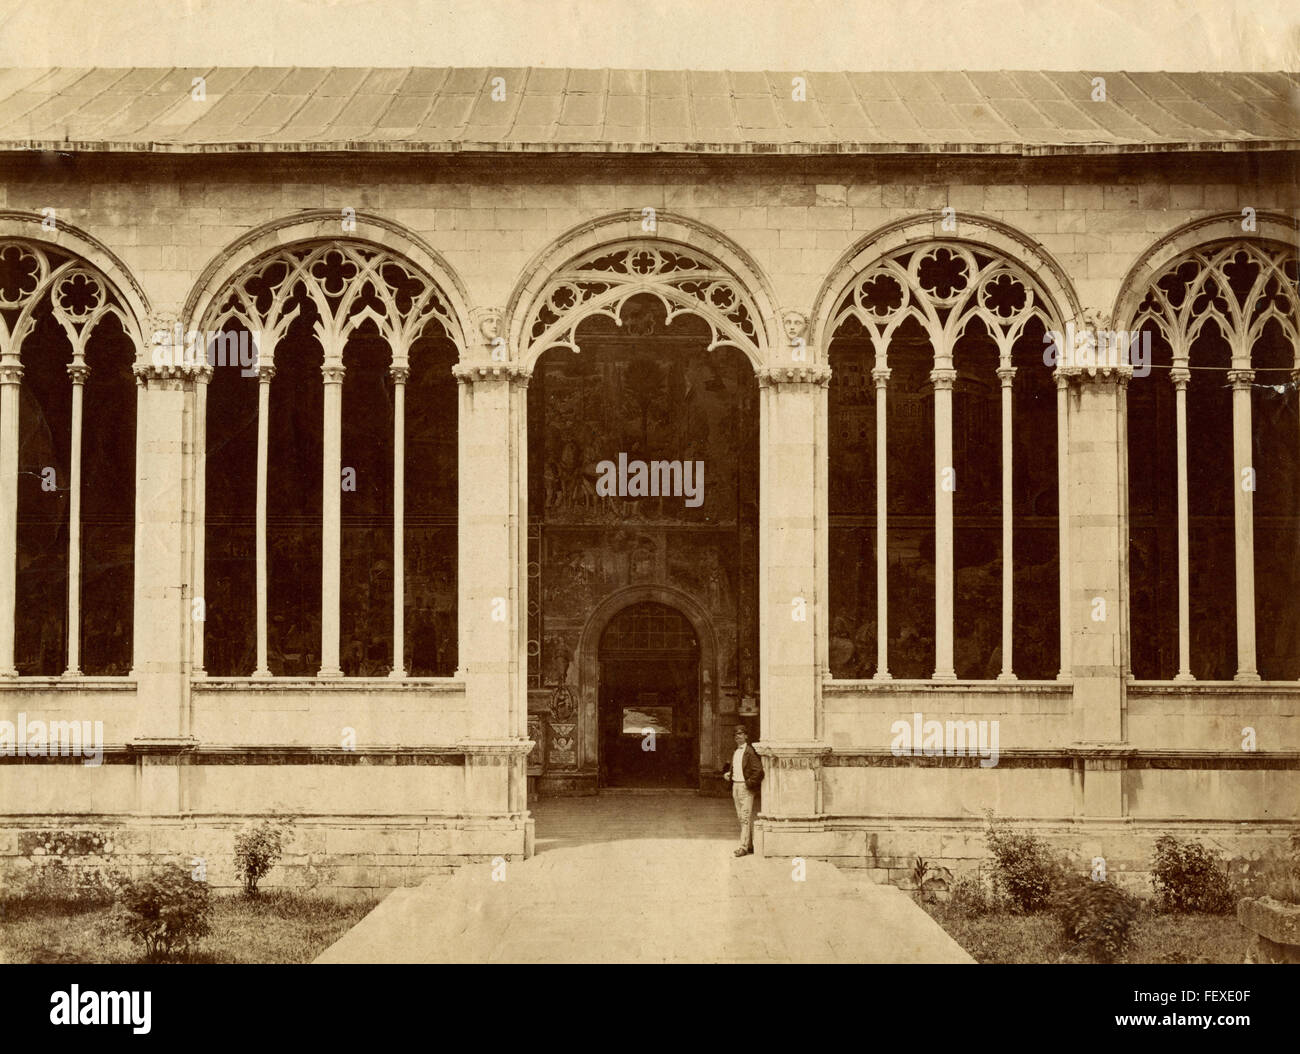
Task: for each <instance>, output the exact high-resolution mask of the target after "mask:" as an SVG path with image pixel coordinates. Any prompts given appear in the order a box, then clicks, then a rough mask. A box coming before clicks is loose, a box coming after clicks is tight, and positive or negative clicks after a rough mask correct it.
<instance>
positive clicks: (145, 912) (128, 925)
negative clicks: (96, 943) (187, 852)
mask: <svg viewBox="0 0 1300 1054" xmlns="http://www.w3.org/2000/svg"><path fill="white" fill-rule="evenodd" d="M211 913H212V892H211V890H209V888H208V884H207V883H206V882H196V881H194V880H193V879H192V878H191V877H190V871H189V869H188V868H186V867H182V866H181V865H180V864H167V865H164V866H162V867H159V868H156V869H155V870H153V871H151V872H150V873H149V874H147V875H146V876H144V877H143V878H139V879H128V880H127V881H126V882H124V883H123V886H122V891H121V895H120V897H119V899H118V902H117V906H116V908H115V909H114V920H115V922H116V924H117V926H118V928H119V929H120V930H121V931H123V932H125V933H126V935H127V936H128V937H129V938H131V939H132V940H137V941H140V942H141V943H143V944H144V948H145V958H146V959H148V960H149V961H151V962H157V961H159V960H165V959H171V958H173V957H174V956H175V955H177V954H182V955H187V954H188V953H189V950H190V944H191V942H194V941H197V940H198V939H199V938H201V937H205V936H207V934H208V932H209V929H210V927H209V919H210V917H211Z"/></svg>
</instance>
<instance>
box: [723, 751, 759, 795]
mask: <svg viewBox="0 0 1300 1054" xmlns="http://www.w3.org/2000/svg"><path fill="white" fill-rule="evenodd" d="M740 774H741V775H742V776H743V777H744V778H745V786H746V787H748V788H749V789H750V790H752V791H756V790H758V787H759V784H761V783H762V782H763V761H762V759H761V758H760V757H759V756H758V751H757V750H755V749H754V744H753V743H746V744H745V754H744V757H743V758H742V759H741V762H740ZM722 778H723V779H727V780H729V779H731V764H730V763H729V762H728V764H727V767H726V768H725V769H723V770H722Z"/></svg>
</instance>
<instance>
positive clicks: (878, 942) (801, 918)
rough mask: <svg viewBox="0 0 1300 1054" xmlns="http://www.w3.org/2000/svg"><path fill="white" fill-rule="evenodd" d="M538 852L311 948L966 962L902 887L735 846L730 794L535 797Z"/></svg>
mask: <svg viewBox="0 0 1300 1054" xmlns="http://www.w3.org/2000/svg"><path fill="white" fill-rule="evenodd" d="M533 814H534V816H535V817H536V820H537V855H536V856H534V857H533V859H531V860H527V861H512V862H510V863H508V864H507V865H506V869H505V880H504V881H493V880H492V868H491V865H489V864H471V865H467V866H466V867H463V868H461V869H460V870H459V871H458V872H457V873H456V874H455V875H454V876H447V877H438V878H432V879H429V880H428V881H426V882H425V883H424V884H423V885H420V886H416V887H413V888H410V889H399V890H395V891H394V892H393V893H391V894H389V896H388V897H387V898H386V899H385V900H384V901H383V902H382V903H381V904H380V905H379V906H378V907H377V908H375V910H374V911H372V912H371V913H370V914H369V915H367V916H366V917H365V918H364V919H362V920H361V922H359V923H358V924H357V925H356V926H354V927H353V928H352V929H351V930H350V931H349V932H348V933H346V934H345V935H344V936H343V937H342V938H341V939H340V940H339V941H338V942H337V943H335V944H334V945H333V946H331V947H330V948H329V949H327V950H326V952H325V954H324V955H322V956H321V957H320V958H319V959H318V960H317V962H334V963H338V962H400V963H426V962H548V963H549V962H876V963H906V962H972V961H973V960H972V959H971V957H970V956H969V955H967V954H966V953H965V952H964V951H963V950H962V949H961V948H960V947H959V946H958V945H957V944H956V943H955V942H954V941H953V940H952V939H951V938H950V937H949V936H948V935H947V934H946V933H944V931H943V930H942V929H941V928H940V927H939V925H938V924H937V923H935V922H934V921H933V920H932V919H931V918H930V917H929V915H927V914H926V913H925V912H924V911H922V910H921V909H920V908H919V907H917V906H916V905H915V904H913V903H912V901H911V899H910V898H909V897H908V896H907V895H906V894H905V893H903V892H901V891H900V890H898V889H895V888H893V887H891V886H880V885H876V884H875V883H873V882H871V881H870V880H869V879H867V878H865V877H862V878H859V877H857V876H855V875H853V873H852V872H846V871H840V870H839V869H837V868H835V867H834V866H832V865H831V864H825V863H821V862H819V861H816V860H809V861H807V864H806V867H807V871H806V878H805V880H804V881H802V882H796V881H794V880H793V879H792V877H791V872H792V867H791V863H790V861H789V860H786V859H780V860H764V859H760V858H758V857H755V856H747V857H741V858H737V857H734V856H733V855H732V850H733V848H734V847H735V844H736V839H737V833H736V824H735V813H734V812H733V810H732V807H731V803H730V802H729V801H726V800H723V799H713V798H699V797H696V796H694V795H693V794H691V795H676V794H671V793H663V792H659V793H654V794H618V793H609V794H602V795H601V796H600V797H598V798H568V799H558V800H551V801H541V802H536V803H534V805H533Z"/></svg>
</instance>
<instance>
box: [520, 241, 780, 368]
mask: <svg viewBox="0 0 1300 1054" xmlns="http://www.w3.org/2000/svg"><path fill="white" fill-rule="evenodd" d="M640 293H649V294H651V295H652V296H654V297H655V298H656V299H658V301H659V302H660V303H661V304H662V305H663V308H664V311H665V313H666V318H667V322H668V323H671V322H672V321H673V319H675V318H677V317H678V316H680V315H685V314H692V315H697V316H699V317H700V318H702V319H703V320H704V321H705V323H706V324H707V325H708V326H709V330H710V337H709V350H710V351H711V350H713V349H714V348H718V347H724V346H727V347H734V348H738V349H740V350H741V351H743V352H745V353H747V354H749V355H750V356H751V357H753V358H755V359H761V357H762V354H763V348H764V346H765V340H764V336H763V333H762V330H761V327H760V326H759V324H758V319H759V317H760V316H759V313H758V310H757V309H756V307H755V305H754V303H753V302H752V301H751V300H750V298H749V297H748V295H747V294H746V293H745V291H744V290H743V288H742V287H741V285H740V283H739V282H737V280H736V279H735V277H734V276H733V275H732V274H731V273H730V272H728V271H726V270H724V269H723V268H721V267H720V266H719V265H718V264H716V263H713V262H712V261H709V260H707V259H702V258H700V257H698V256H694V255H691V254H690V253H689V252H686V251H685V250H683V249H680V248H676V247H672V246H666V245H659V244H655V245H647V244H646V243H644V242H622V243H619V244H616V245H613V246H602V247H601V248H599V249H596V250H594V251H592V252H591V253H588V254H587V255H586V256H584V257H579V258H578V259H577V260H576V261H574V262H573V263H570V264H569V265H567V266H566V267H564V268H563V269H562V270H560V271H558V272H557V273H556V274H555V275H553V276H552V277H551V280H550V281H549V282H548V283H547V285H546V287H545V288H544V289H543V290H542V292H541V294H540V296H539V297H538V301H537V307H535V308H534V309H533V313H532V317H531V318H530V319H529V321H528V325H527V327H526V328H525V330H524V333H525V339H526V342H527V345H528V348H529V350H530V351H532V352H534V353H536V354H541V353H542V352H543V351H546V350H548V349H551V348H567V349H569V350H570V351H574V352H576V351H578V350H579V346H578V337H577V334H578V327H579V325H580V324H581V323H582V322H583V321H584V320H585V319H588V318H591V317H592V316H593V315H604V316H605V317H606V318H609V319H612V320H613V322H614V323H615V325H618V326H622V325H623V308H624V306H625V305H626V304H627V302H628V301H629V300H631V299H632V298H633V297H634V296H636V295H638V294H640Z"/></svg>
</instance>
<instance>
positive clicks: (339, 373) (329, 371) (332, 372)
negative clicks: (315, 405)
mask: <svg viewBox="0 0 1300 1054" xmlns="http://www.w3.org/2000/svg"><path fill="white" fill-rule="evenodd" d="M347 372H348V371H347V367H345V366H344V365H343V363H341V362H327V363H326V364H325V365H324V366H322V367H321V368H320V375H321V377H323V378H324V380H325V383H326V384H342V383H343V377H344V375H345V374H346V373H347Z"/></svg>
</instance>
